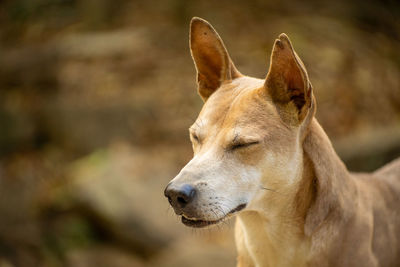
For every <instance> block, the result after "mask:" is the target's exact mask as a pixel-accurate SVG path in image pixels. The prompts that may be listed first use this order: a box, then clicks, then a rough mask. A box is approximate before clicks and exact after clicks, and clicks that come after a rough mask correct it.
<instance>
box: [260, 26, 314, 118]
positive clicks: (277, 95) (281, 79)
mask: <svg viewBox="0 0 400 267" xmlns="http://www.w3.org/2000/svg"><path fill="white" fill-rule="evenodd" d="M265 87H266V90H267V91H268V93H269V95H270V96H271V98H272V101H273V102H274V103H275V105H276V106H277V109H278V112H279V113H280V115H281V117H282V119H283V120H284V121H285V122H287V123H288V124H290V125H299V124H301V122H302V121H303V120H304V119H305V117H306V116H307V114H309V112H308V111H309V110H310V108H311V106H312V104H313V94H312V86H311V83H310V81H309V79H308V75H307V71H306V69H305V67H304V64H303V62H302V61H301V59H300V58H299V57H298V56H297V54H296V52H295V51H294V49H293V47H292V44H291V42H290V40H289V37H288V36H287V35H286V34H284V33H282V34H281V35H279V39H276V40H275V43H274V47H273V49H272V54H271V60H270V68H269V72H268V74H267V78H266V81H265Z"/></svg>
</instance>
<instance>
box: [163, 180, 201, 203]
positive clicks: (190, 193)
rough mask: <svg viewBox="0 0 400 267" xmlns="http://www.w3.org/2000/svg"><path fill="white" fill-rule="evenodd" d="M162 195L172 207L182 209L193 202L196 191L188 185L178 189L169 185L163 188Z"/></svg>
mask: <svg viewBox="0 0 400 267" xmlns="http://www.w3.org/2000/svg"><path fill="white" fill-rule="evenodd" d="M164 195H165V196H166V197H167V198H168V201H169V203H170V204H171V206H172V207H174V208H178V209H183V208H184V207H186V206H187V205H188V204H189V203H190V202H192V201H193V199H194V197H195V196H196V189H195V188H194V187H193V186H191V185H189V184H184V185H182V186H180V187H178V188H177V187H172V186H171V184H169V185H168V186H167V187H166V188H165V191H164Z"/></svg>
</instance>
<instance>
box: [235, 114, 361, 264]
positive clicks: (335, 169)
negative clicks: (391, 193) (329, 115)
mask: <svg viewBox="0 0 400 267" xmlns="http://www.w3.org/2000/svg"><path fill="white" fill-rule="evenodd" d="M302 147H303V158H302V168H301V169H300V172H301V173H300V174H299V175H301V178H300V179H299V180H298V182H297V183H296V185H295V186H294V187H293V190H289V191H286V192H285V193H284V195H280V194H279V192H277V194H276V198H281V200H280V203H281V204H282V203H283V205H280V207H276V208H275V210H272V213H271V212H270V210H265V211H261V212H256V211H255V212H243V213H242V214H240V215H239V216H238V224H240V225H241V227H242V230H243V232H244V236H245V237H246V238H248V239H251V241H250V242H248V244H250V246H251V247H248V250H249V253H250V255H251V257H252V258H253V260H256V261H257V257H263V259H260V262H269V263H270V266H294V265H293V263H296V266H301V265H302V264H301V262H304V264H305V262H306V261H307V258H308V257H309V255H310V253H314V252H311V251H312V250H313V247H315V244H313V233H315V232H317V231H321V229H323V227H324V222H325V221H326V220H330V219H337V218H339V220H341V219H343V218H345V217H346V214H349V212H350V210H351V209H352V204H351V199H349V196H353V195H354V194H355V193H356V192H355V185H354V184H353V181H352V180H351V179H350V178H349V174H348V171H347V169H346V167H345V165H344V164H343V162H342V161H341V160H340V158H339V157H338V156H337V154H336V152H335V151H334V149H333V147H332V145H331V143H330V141H329V139H328V137H327V135H326V134H325V132H324V131H323V129H322V128H321V126H320V125H319V123H318V122H317V121H316V119H313V120H312V121H311V122H310V125H309V131H308V133H307V135H306V136H305V138H304V141H303V145H302ZM349 191H350V193H349ZM282 199H283V200H282ZM272 209H273V208H272ZM256 242H258V243H256ZM257 248H259V250H261V252H260V254H259V255H257ZM260 248H262V249H260ZM239 253H240V251H239ZM252 253H253V254H254V255H252Z"/></svg>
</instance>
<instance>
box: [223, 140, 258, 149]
mask: <svg viewBox="0 0 400 267" xmlns="http://www.w3.org/2000/svg"><path fill="white" fill-rule="evenodd" d="M259 143H260V142H259V141H251V142H235V143H233V144H232V145H231V146H230V147H229V150H237V149H242V148H246V147H249V146H253V145H257V144H259Z"/></svg>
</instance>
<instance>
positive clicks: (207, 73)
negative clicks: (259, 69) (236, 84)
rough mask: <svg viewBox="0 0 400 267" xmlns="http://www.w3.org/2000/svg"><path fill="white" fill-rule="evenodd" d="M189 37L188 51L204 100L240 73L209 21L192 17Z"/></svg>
mask: <svg viewBox="0 0 400 267" xmlns="http://www.w3.org/2000/svg"><path fill="white" fill-rule="evenodd" d="M189 39H190V51H191V54H192V57H193V61H194V63H195V66H196V69H197V83H198V90H199V94H200V96H201V97H202V98H203V100H204V101H206V100H207V99H208V98H209V97H210V95H211V94H212V93H214V92H215V90H217V89H218V88H219V87H220V86H221V84H222V83H223V82H225V81H230V80H232V79H235V78H237V77H239V76H241V74H240V73H239V71H238V70H237V69H236V68H235V66H234V64H233V62H232V60H231V59H230V57H229V54H228V51H227V50H226V48H225V46H224V43H223V42H222V40H221V38H220V37H219V35H218V33H217V32H216V31H215V30H214V28H213V27H212V26H211V25H210V23H208V22H207V21H205V20H203V19H201V18H197V17H194V18H193V19H192V21H191V22H190V37H189Z"/></svg>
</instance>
